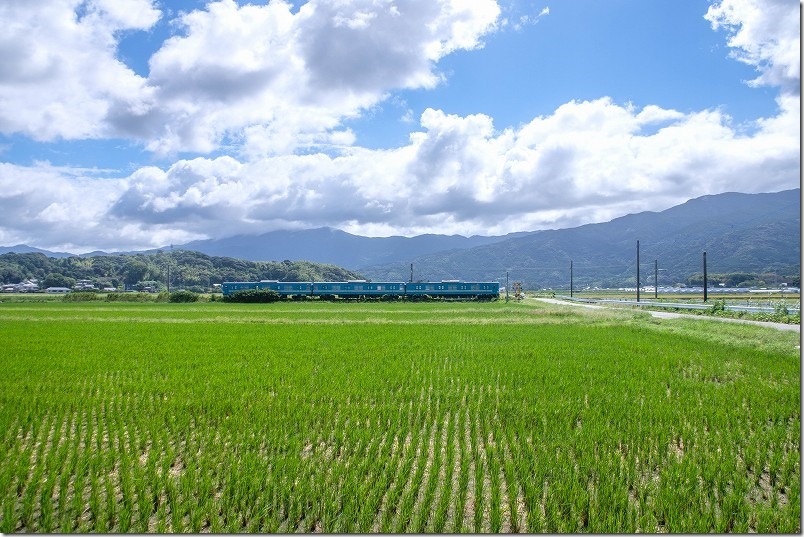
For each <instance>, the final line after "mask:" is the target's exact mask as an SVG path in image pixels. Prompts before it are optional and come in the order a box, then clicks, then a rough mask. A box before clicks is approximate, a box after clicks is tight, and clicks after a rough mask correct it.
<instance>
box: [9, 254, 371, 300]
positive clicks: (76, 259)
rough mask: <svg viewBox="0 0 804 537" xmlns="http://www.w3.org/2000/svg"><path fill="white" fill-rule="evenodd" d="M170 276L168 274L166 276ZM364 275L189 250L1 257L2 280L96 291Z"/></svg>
mask: <svg viewBox="0 0 804 537" xmlns="http://www.w3.org/2000/svg"><path fill="white" fill-rule="evenodd" d="M168 275H169V276H168ZM360 278H362V277H361V276H360V274H358V273H355V272H352V271H350V270H347V269H344V268H342V267H338V266H335V265H327V264H321V263H312V262H309V261H290V260H284V261H246V260H243V259H234V258H231V257H217V256H209V255H206V254H202V253H199V252H194V251H189V250H175V251H169V252H157V253H153V254H135V255H98V256H88V257H81V256H73V257H63V258H54V257H47V256H46V255H44V254H41V253H21V254H18V253H7V254H2V255H0V283H3V284H10V283H19V282H22V281H24V280H29V279H36V280H38V281H39V287H40V288H47V287H70V288H72V287H73V286H74V285H75V284H76V283H77V282H78V281H82V280H83V281H89V282H90V283H91V284H92V285H94V286H95V287H96V288H98V289H103V288H109V287H114V288H116V289H121V290H122V289H133V290H138V291H142V290H146V289H147V290H154V291H162V290H165V289H166V288H167V287H168V284H169V285H170V288H171V290H176V289H188V290H192V291H196V292H204V291H209V290H210V289H212V288H213V286H214V285H215V284H220V283H223V282H224V281H259V280H280V281H345V280H353V279H360Z"/></svg>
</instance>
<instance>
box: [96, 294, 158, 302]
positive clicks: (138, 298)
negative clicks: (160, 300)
mask: <svg viewBox="0 0 804 537" xmlns="http://www.w3.org/2000/svg"><path fill="white" fill-rule="evenodd" d="M153 301H154V295H153V294H152V293H109V294H108V295H106V302H153Z"/></svg>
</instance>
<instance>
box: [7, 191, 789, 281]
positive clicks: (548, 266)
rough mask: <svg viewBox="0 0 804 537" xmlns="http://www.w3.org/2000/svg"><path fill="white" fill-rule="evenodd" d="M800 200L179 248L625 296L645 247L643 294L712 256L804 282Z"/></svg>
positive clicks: (721, 197) (726, 201)
mask: <svg viewBox="0 0 804 537" xmlns="http://www.w3.org/2000/svg"><path fill="white" fill-rule="evenodd" d="M800 195H801V191H800V189H793V190H786V191H783V192H776V193H767V194H740V193H734V192H730V193H724V194H716V195H709V196H703V197H700V198H695V199H692V200H689V201H687V202H686V203H683V204H681V205H678V206H676V207H672V208H670V209H667V210H665V211H661V212H650V211H646V212H641V213H637V214H630V215H627V216H623V217H620V218H616V219H614V220H612V221H610V222H605V223H596V224H587V225H583V226H579V227H575V228H569V229H556V230H544V231H535V232H521V233H512V234H509V235H504V236H479V235H476V236H472V237H463V236H461V235H419V236H416V237H400V236H394V237H381V238H379V237H361V236H358V235H352V234H349V233H346V232H344V231H340V230H337V229H332V228H316V229H308V230H285V231H272V232H269V233H264V234H262V235H256V236H245V235H239V236H233V237H228V238H224V239H209V240H201V241H194V242H190V243H187V244H183V245H177V246H175V247H173V248H175V249H176V250H192V251H197V252H201V253H204V254H207V255H210V256H225V257H233V258H239V259H245V260H250V261H280V260H294V261H295V260H305V261H310V262H315V263H328V264H333V265H338V266H342V267H345V268H348V269H350V270H353V271H356V272H359V273H361V274H363V275H364V276H365V277H367V278H370V279H373V280H375V281H380V280H385V281H408V280H409V279H410V277H411V267H410V265H411V263H412V264H413V278H414V280H441V279H464V280H484V281H487V280H490V281H505V278H506V276H508V277H509V278H511V279H512V280H515V281H521V282H523V284H524V285H525V286H526V288H539V287H554V286H560V285H565V286H566V285H568V282H569V276H570V263H572V269H573V277H574V279H575V283H576V285H579V286H582V285H597V286H601V287H619V286H624V285H629V284H630V285H633V284H634V283H635V281H636V255H637V241H639V243H640V248H639V251H640V274H641V278H640V279H641V280H642V283H643V284H645V283H648V284H650V283H653V277H654V276H655V275H656V274H658V275H659V280H660V282H659V283H660V285H662V284H665V285H668V284H673V283H676V282H681V281H684V280H685V279H686V278H688V277H689V276H690V274H694V273H696V272H701V271H702V257H703V255H702V254H703V252H704V251H705V252H707V262H708V270H709V272H710V273H716V272H717V273H726V272H755V273H761V272H774V273H777V274H785V275H792V274H795V275H798V274H800V267H801V262H800V260H801V201H800V199H801V198H800ZM162 250H167V248H163V249H162ZM11 251H14V252H16V253H22V252H40V253H44V254H45V255H48V256H50V257H68V256H72V255H73V254H69V253H65V252H48V251H46V250H40V249H38V248H32V247H29V246H25V245H18V246H13V247H0V254H2V253H5V252H11ZM156 251H157V250H148V251H144V252H125V253H131V254H134V253H153V252H156ZM118 253H120V252H118ZM98 255H105V254H104V252H92V253H90V254H83V255H82V257H89V256H98ZM657 268H658V271H657V270H656V269H657Z"/></svg>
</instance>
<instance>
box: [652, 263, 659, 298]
mask: <svg viewBox="0 0 804 537" xmlns="http://www.w3.org/2000/svg"><path fill="white" fill-rule="evenodd" d="M653 298H655V299H656V300H658V299H659V260H658V259H654V260H653Z"/></svg>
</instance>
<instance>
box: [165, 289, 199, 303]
mask: <svg viewBox="0 0 804 537" xmlns="http://www.w3.org/2000/svg"><path fill="white" fill-rule="evenodd" d="M168 301H169V302H198V294H197V293H193V292H192V291H176V292H173V293H170V298H168Z"/></svg>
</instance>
